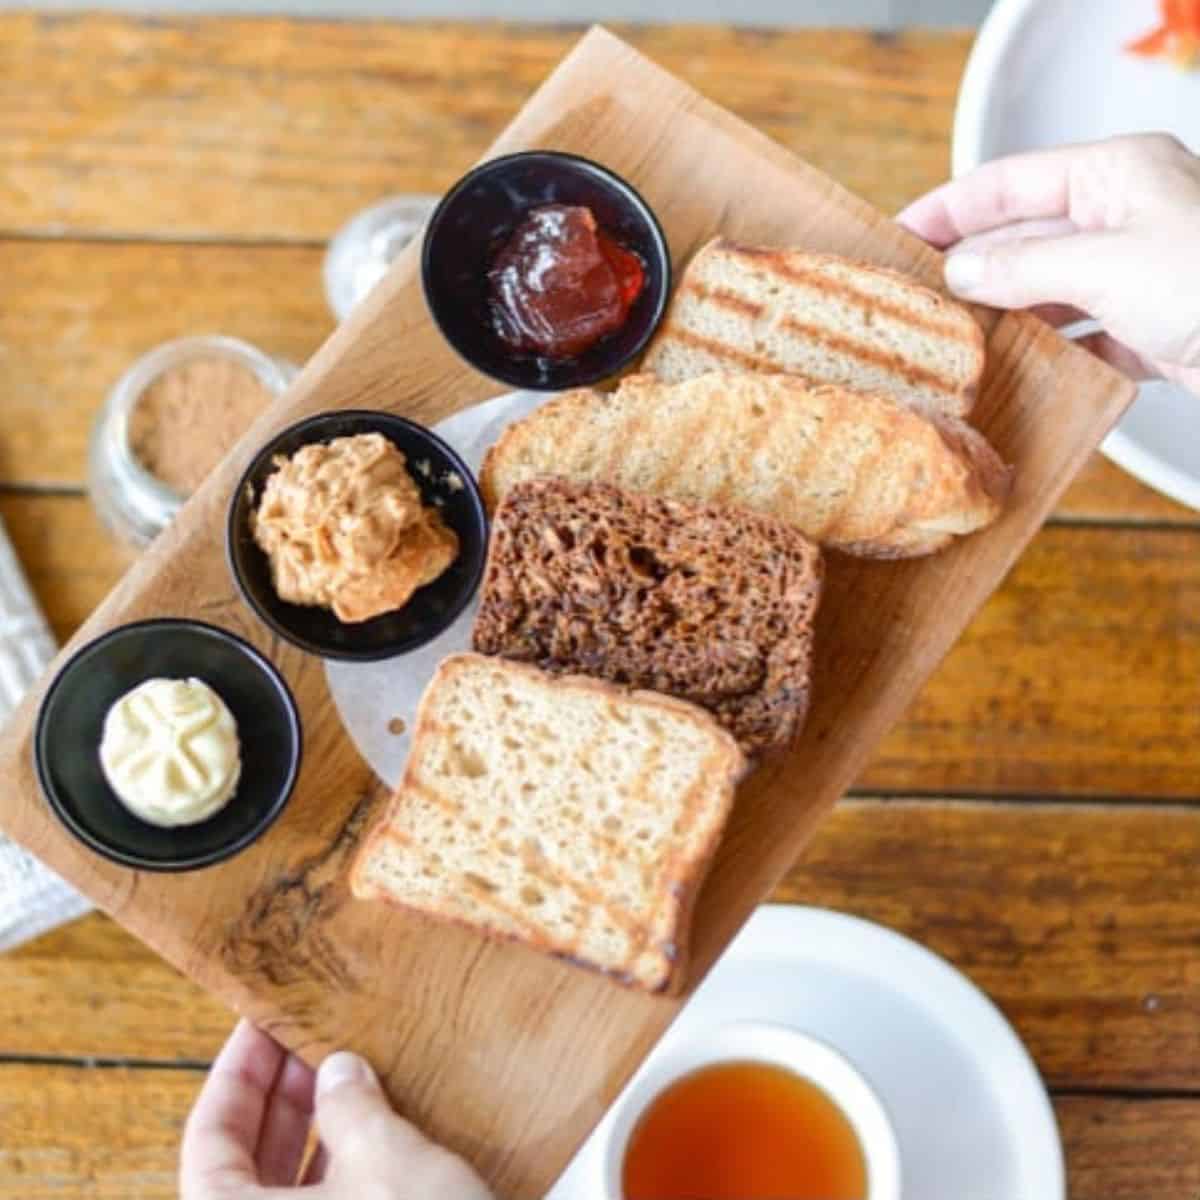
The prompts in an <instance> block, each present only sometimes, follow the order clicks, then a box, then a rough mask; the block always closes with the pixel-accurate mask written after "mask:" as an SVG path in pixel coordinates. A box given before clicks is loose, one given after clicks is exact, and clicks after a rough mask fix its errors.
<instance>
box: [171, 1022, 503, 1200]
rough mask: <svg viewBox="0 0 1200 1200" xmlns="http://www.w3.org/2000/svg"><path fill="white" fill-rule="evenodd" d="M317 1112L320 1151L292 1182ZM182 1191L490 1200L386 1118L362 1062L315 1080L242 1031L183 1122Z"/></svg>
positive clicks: (448, 1157)
mask: <svg viewBox="0 0 1200 1200" xmlns="http://www.w3.org/2000/svg"><path fill="white" fill-rule="evenodd" d="M314 1113H315V1117H316V1124H317V1128H318V1130H319V1131H320V1135H321V1145H320V1148H319V1149H318V1151H317V1153H316V1155H315V1156H314V1158H313V1160H312V1162H311V1163H310V1165H309V1166H308V1168H307V1170H306V1171H305V1175H304V1178H303V1179H302V1180H298V1179H297V1176H298V1174H299V1172H300V1166H301V1161H302V1159H303V1156H304V1148H305V1144H306V1142H307V1139H308V1132H309V1125H310V1123H311V1122H312V1120H313V1116H314ZM179 1187H180V1195H181V1197H182V1200H301V1198H303V1200H491V1193H490V1192H489V1191H488V1189H487V1188H486V1187H485V1186H484V1184H483V1181H482V1180H481V1179H480V1178H479V1176H478V1175H476V1174H475V1172H474V1171H472V1170H471V1168H470V1167H469V1166H467V1164H466V1163H465V1162H463V1160H462V1159H461V1158H457V1157H456V1156H455V1155H453V1154H451V1153H450V1152H449V1151H448V1150H443V1149H442V1148H441V1147H439V1146H435V1145H434V1144H433V1143H432V1142H430V1141H428V1140H427V1139H426V1138H425V1137H423V1136H422V1134H421V1133H420V1132H419V1131H418V1130H417V1129H416V1128H415V1127H414V1126H413V1125H410V1124H409V1123H408V1122H407V1121H405V1120H404V1119H403V1118H401V1117H399V1116H397V1115H396V1114H395V1113H394V1112H393V1111H392V1109H391V1107H390V1105H389V1104H388V1102H387V1098H386V1097H385V1096H384V1094H383V1089H382V1088H381V1087H380V1086H379V1081H378V1080H377V1079H376V1078H375V1075H374V1073H373V1072H372V1071H371V1068H370V1067H369V1066H368V1065H367V1064H366V1063H365V1062H364V1061H363V1060H362V1059H361V1058H358V1057H357V1056H355V1055H352V1054H345V1053H340V1054H331V1055H330V1056H329V1057H328V1058H327V1059H326V1060H325V1061H324V1062H323V1063H322V1064H321V1067H320V1070H319V1071H317V1072H316V1073H315V1074H314V1072H313V1071H312V1069H311V1068H309V1067H308V1066H306V1065H305V1064H304V1063H302V1062H301V1061H300V1060H299V1059H298V1058H295V1057H294V1056H292V1055H289V1054H286V1053H285V1052H284V1050H283V1049H282V1047H280V1046H279V1045H278V1044H277V1043H276V1042H274V1041H273V1040H272V1039H271V1038H270V1037H268V1036H267V1035H266V1034H265V1033H262V1032H260V1031H259V1030H257V1029H255V1028H254V1026H253V1025H251V1024H250V1023H249V1022H247V1021H242V1022H240V1023H239V1024H238V1027H237V1028H236V1029H235V1030H234V1031H233V1034H232V1035H231V1037H230V1038H229V1041H228V1042H226V1044H225V1048H224V1049H223V1050H222V1051H221V1053H220V1054H219V1055H218V1056H217V1061H216V1062H215V1063H213V1067H212V1070H211V1071H210V1072H209V1076H208V1079H207V1080H205V1083H204V1087H203V1088H202V1089H201V1092H200V1096H199V1098H198V1099H197V1101H196V1105H195V1107H194V1108H193V1109H192V1112H191V1115H190V1116H189V1117H188V1121H187V1126H186V1128H185V1130H184V1135H183V1151H182V1154H181V1156H180V1168H179Z"/></svg>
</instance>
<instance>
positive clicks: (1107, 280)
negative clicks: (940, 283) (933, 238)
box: [943, 232, 1125, 315]
mask: <svg viewBox="0 0 1200 1200" xmlns="http://www.w3.org/2000/svg"><path fill="white" fill-rule="evenodd" d="M1124 251H1125V247H1124V245H1123V243H1122V241H1121V238H1120V234H1118V233H1109V232H1102V233H1077V234H1070V235H1068V236H1066V237H1052V238H1027V239H1016V240H1011V241H1003V240H1002V241H997V240H994V239H988V240H984V239H982V238H981V239H975V238H968V239H966V240H965V241H963V242H960V243H959V245H958V248H957V249H955V250H954V252H953V253H951V254H950V255H948V256H947V258H946V261H945V266H944V268H943V269H944V272H945V277H946V286H947V287H948V288H949V289H950V290H951V291H952V292H954V293H955V295H958V296H961V297H962V298H963V299H965V300H972V301H975V302H976V303H978V304H990V305H993V306H994V307H996V308H1032V307H1033V306H1034V305H1035V304H1069V305H1073V306H1074V307H1076V308H1079V309H1082V310H1083V311H1084V312H1088V313H1092V314H1093V315H1094V314H1096V311H1097V308H1098V307H1102V302H1103V299H1104V297H1105V295H1106V294H1107V293H1108V292H1109V291H1111V289H1112V287H1113V285H1114V283H1115V281H1116V280H1117V278H1119V276H1120V274H1121V267H1120V265H1119V260H1120V259H1122V258H1124Z"/></svg>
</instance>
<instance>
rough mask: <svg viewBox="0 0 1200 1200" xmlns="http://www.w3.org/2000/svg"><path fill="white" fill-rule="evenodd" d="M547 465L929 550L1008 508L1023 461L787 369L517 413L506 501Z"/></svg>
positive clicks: (497, 495)
mask: <svg viewBox="0 0 1200 1200" xmlns="http://www.w3.org/2000/svg"><path fill="white" fill-rule="evenodd" d="M539 475H558V476H561V477H563V478H570V479H575V480H586V479H600V480H604V481H607V482H610V483H614V484H616V485H618V486H620V487H623V488H627V489H629V490H635V491H643V492H649V493H651V494H656V495H666V496H672V497H675V498H677V499H683V500H691V501H696V500H703V501H707V502H711V503H715V504H722V505H732V506H736V507H744V508H749V509H752V510H753V511H756V512H761V513H764V514H767V515H771V516H774V517H775V518H776V519H778V520H782V521H786V522H788V523H790V524H792V525H795V526H796V527H797V528H798V529H799V530H800V531H801V532H802V533H804V534H806V535H807V536H808V537H810V538H812V539H813V540H815V541H818V542H820V543H821V544H822V545H824V546H830V547H834V548H837V549H840V550H843V551H845V552H848V553H851V554H857V555H861V556H865V557H872V558H906V557H913V556H915V555H922V554H929V553H932V552H934V551H935V550H938V549H941V548H942V547H944V546H946V545H947V544H948V543H949V542H950V541H951V540H952V538H953V537H955V536H961V535H963V534H966V533H970V532H973V531H974V530H976V529H979V528H982V527H983V526H985V525H987V524H989V523H990V522H991V521H993V520H994V519H995V518H996V516H997V515H998V514H999V512H1000V509H1001V507H1002V504H1003V502H1004V498H1005V496H1006V495H1007V492H1008V486H1009V471H1008V469H1007V468H1006V467H1005V466H1004V465H1003V463H1002V462H1001V461H1000V459H999V458H998V457H997V456H996V454H995V452H994V451H993V450H992V449H991V447H990V446H989V445H988V444H987V441H986V440H985V439H984V438H983V436H982V435H981V434H980V433H978V432H977V431H976V430H974V429H972V428H971V427H970V426H968V425H966V424H964V423H963V422H960V421H956V420H954V419H953V418H928V417H925V416H923V415H921V414H919V413H917V412H914V411H913V410H911V409H909V408H906V407H904V406H903V405H900V404H898V403H896V402H895V401H893V400H892V399H890V398H889V397H886V396H880V395H869V394H859V393H856V392H853V391H850V390H848V389H845V388H834V387H820V388H811V387H808V386H807V385H805V384H804V383H803V382H801V381H800V380H798V379H795V378H794V377H791V376H787V375H778V374H777V375H729V374H724V373H713V374H710V375H705V376H700V377H698V378H695V379H691V380H687V381H685V382H683V383H680V384H663V383H661V382H658V381H656V380H655V379H654V378H653V377H652V376H648V375H637V376H630V377H628V378H626V379H625V380H623V381H622V383H621V386H620V388H619V389H618V391H617V392H616V393H615V394H613V395H611V396H601V395H599V394H597V393H595V392H591V391H587V390H577V391H573V392H565V393H563V394H562V395H561V396H559V397H557V398H555V399H554V400H552V401H550V402H549V403H548V404H546V405H544V406H543V407H542V408H540V409H538V410H537V411H535V412H534V413H532V414H531V415H530V416H528V417H526V418H525V419H524V420H523V421H517V422H514V423H513V424H512V425H510V426H509V427H508V429H506V430H505V432H504V433H503V434H502V435H501V437H500V439H499V440H498V441H497V443H496V444H495V445H494V446H493V447H492V448H491V450H489V451H488V454H487V456H486V458H485V459H484V463H483V469H482V471H481V475H480V481H481V484H482V488H483V492H484V496H485V499H486V502H487V503H488V505H489V507H491V508H492V509H493V510H494V508H495V505H496V504H497V502H498V500H499V499H501V498H502V497H503V495H504V493H505V492H506V491H507V490H508V489H509V488H511V487H512V486H513V485H514V484H515V483H517V482H519V481H521V480H523V479H530V478H536V477H538V476H539Z"/></svg>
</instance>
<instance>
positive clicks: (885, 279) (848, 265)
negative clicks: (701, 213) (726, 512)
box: [643, 238, 984, 417]
mask: <svg viewBox="0 0 1200 1200" xmlns="http://www.w3.org/2000/svg"><path fill="white" fill-rule="evenodd" d="M983 363H984V339H983V331H982V330H981V329H980V328H979V325H978V323H977V322H976V320H975V318H974V317H973V316H972V315H971V313H970V311H969V310H968V309H966V308H964V307H963V306H962V305H961V304H957V303H955V302H954V301H952V300H950V299H948V298H947V297H945V296H943V295H941V294H940V293H938V292H935V291H933V290H932V289H931V288H927V287H924V286H922V285H921V284H919V283H917V282H916V280H914V279H911V278H909V277H908V276H906V275H901V274H899V273H898V272H896V271H888V270H885V269H884V268H882V267H875V266H871V265H869V264H867V263H860V262H854V261H852V260H850V259H844V258H838V257H836V256H834V255H828V254H812V253H808V252H807V251H802V250H783V249H776V248H768V247H753V246H739V245H736V244H734V243H732V242H728V241H725V240H724V239H722V238H718V239H716V240H715V241H712V242H709V243H708V245H706V246H704V247H702V248H701V249H700V250H699V251H698V252H697V254H696V256H695V257H694V258H693V259H692V261H691V263H690V264H689V266H688V268H687V271H686V272H685V273H684V276H683V280H682V281H681V282H680V284H679V287H678V289H677V290H676V293H675V296H674V299H673V300H672V302H671V307H670V310H669V311H668V313H667V316H666V320H665V321H664V322H663V325H662V327H661V328H660V330H659V332H658V334H657V335H656V337H655V339H654V341H653V343H652V344H651V346H650V349H649V351H648V352H647V354H646V358H645V361H644V363H643V369H644V370H647V371H652V372H653V373H654V374H655V375H657V376H658V377H659V378H660V379H663V380H665V381H667V382H671V383H677V382H679V381H680V380H684V379H691V378H694V377H695V376H696V375H702V374H705V373H706V372H708V371H721V370H724V371H755V372H775V371H782V372H785V373H787V374H790V375H797V376H799V377H800V378H802V379H804V380H806V381H807V382H808V383H810V384H814V385H816V384H832V385H836V386H840V387H849V388H853V389H855V390H856V391H861V392H881V393H883V394H884V395H887V396H891V397H892V398H893V399H895V400H898V401H900V402H901V403H902V404H906V405H908V406H909V407H911V408H915V409H918V410H919V411H921V412H926V413H931V414H935V415H940V416H951V417H965V416H967V415H968V414H969V413H970V411H971V408H972V406H973V404H974V400H975V392H976V389H977V386H978V383H979V377H980V375H981V374H982V372H983Z"/></svg>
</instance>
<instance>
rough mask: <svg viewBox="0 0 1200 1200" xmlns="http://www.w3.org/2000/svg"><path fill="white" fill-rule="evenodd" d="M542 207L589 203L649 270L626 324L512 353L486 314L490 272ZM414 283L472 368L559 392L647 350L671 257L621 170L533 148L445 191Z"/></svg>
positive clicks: (603, 223) (480, 169)
mask: <svg viewBox="0 0 1200 1200" xmlns="http://www.w3.org/2000/svg"><path fill="white" fill-rule="evenodd" d="M542 204H583V205H586V206H587V207H588V208H590V209H591V210H592V212H593V213H594V214H595V217H596V220H597V222H598V223H599V225H600V227H601V228H602V229H604V230H605V231H607V232H608V233H610V234H612V235H613V236H614V237H615V238H616V240H617V241H618V242H620V243H621V244H622V245H624V246H626V247H628V248H629V249H631V250H634V251H636V252H637V254H638V255H639V256H640V258H641V260H642V262H643V263H644V264H645V267H646V282H645V286H644V287H643V288H642V292H641V295H640V296H638V298H637V300H636V301H635V302H634V305H633V307H632V308H631V309H630V311H629V317H628V319H627V320H626V322H625V324H624V325H623V326H621V328H620V329H619V330H617V331H616V332H615V333H611V334H609V335H608V336H606V337H604V338H601V340H600V341H598V342H597V343H596V344H595V345H593V346H591V347H589V348H588V349H587V350H585V351H583V353H581V354H579V355H577V356H575V357H574V358H567V359H550V358H544V357H541V356H539V355H535V354H521V353H519V352H517V351H515V350H513V349H512V347H510V346H507V345H505V344H504V342H502V341H501V340H500V339H499V337H497V336H496V333H495V332H494V330H493V328H492V322H491V318H490V315H489V312H488V300H487V272H488V268H489V267H490V266H491V263H492V260H493V258H494V257H495V255H496V253H497V251H498V249H499V248H500V246H501V245H503V243H504V241H505V239H506V238H507V237H508V235H509V234H511V233H512V231H513V230H514V229H515V228H516V226H517V225H518V224H520V222H521V219H522V218H523V217H524V216H525V214H526V213H528V211H529V210H530V209H531V208H536V207H537V206H538V205H542ZM421 282H422V283H423V285H424V288H425V299H426V302H427V303H428V305H429V311H430V312H431V313H432V314H433V319H434V321H435V322H437V326H438V328H439V329H440V330H441V331H442V335H443V337H445V339H446V340H447V341H448V342H449V343H450V345H451V346H453V347H454V349H455V350H456V351H457V352H458V353H459V354H460V355H461V356H462V357H463V358H465V359H466V360H467V362H469V363H470V364H471V366H473V367H475V368H476V369H477V370H480V371H482V372H483V373H484V374H485V375H490V376H492V378H494V379H499V380H502V381H503V382H504V383H507V384H510V385H511V386H513V387H519V388H528V389H531V390H534V391H559V390H561V389H564V388H572V387H583V386H585V385H586V384H590V383H595V382H597V381H598V380H600V379H604V378H606V377H608V376H609V375H615V374H616V373H617V372H618V371H620V370H621V369H622V368H623V367H625V366H627V365H628V364H629V363H630V362H632V360H633V359H634V358H636V357H637V356H638V355H639V354H640V353H641V352H642V350H644V349H645V347H646V343H647V342H649V340H650V338H651V336H652V335H653V333H654V331H655V329H656V328H657V327H658V323H659V321H661V320H662V315H663V312H664V311H665V310H666V306H667V299H668V296H669V295H670V291H671V253H670V249H669V248H668V246H667V239H666V237H665V235H664V234H663V231H662V227H661V226H660V225H659V223H658V219H657V218H656V217H655V215H654V213H653V212H652V211H651V209H650V206H649V205H648V204H647V203H646V202H645V200H643V199H642V198H641V196H639V195H638V193H637V192H636V191H634V189H633V188H632V187H631V186H630V185H629V184H628V183H626V182H625V180H623V179H622V178H621V177H620V176H619V175H615V174H614V173H613V172H612V171H610V170H608V168H607V167H602V166H600V164H599V163H594V162H592V161H590V160H589V159H586V158H579V157H578V156H576V155H574V154H559V153H556V152H553V151H549V150H534V151H528V152H525V153H521V154H509V155H506V156H505V157H503V158H494V159H492V160H491V161H490V162H485V163H483V164H482V165H481V166H478V167H476V168H475V169H474V170H473V171H471V172H470V174H468V175H465V176H463V178H462V179H460V180H459V181H458V183H456V184H455V185H454V186H453V187H452V188H451V189H450V191H449V192H447V193H446V195H445V196H444V197H443V199H442V202H441V203H440V204H439V205H438V207H437V209H436V210H435V211H434V214H433V216H432V217H431V218H430V220H429V226H428V228H427V230H426V233H425V244H424V249H423V252H422V256H421Z"/></svg>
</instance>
